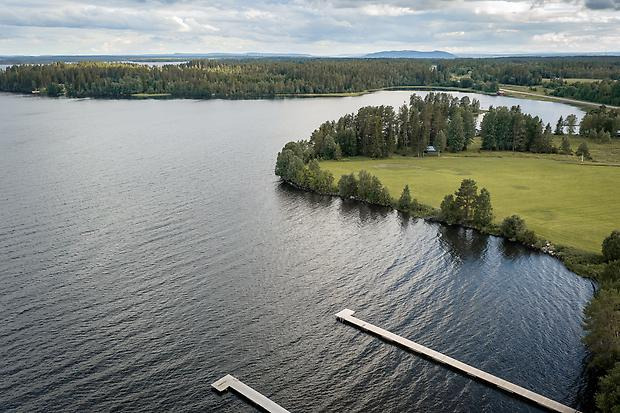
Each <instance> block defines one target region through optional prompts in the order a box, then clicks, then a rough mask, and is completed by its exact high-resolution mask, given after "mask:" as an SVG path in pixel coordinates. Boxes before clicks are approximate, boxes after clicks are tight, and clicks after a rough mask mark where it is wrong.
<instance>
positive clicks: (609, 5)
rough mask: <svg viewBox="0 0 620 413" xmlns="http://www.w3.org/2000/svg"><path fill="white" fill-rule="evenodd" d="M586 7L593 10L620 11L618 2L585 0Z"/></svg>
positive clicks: (619, 0)
mask: <svg viewBox="0 0 620 413" xmlns="http://www.w3.org/2000/svg"><path fill="white" fill-rule="evenodd" d="M586 7H587V8H589V9H593V10H605V9H615V10H620V0H586Z"/></svg>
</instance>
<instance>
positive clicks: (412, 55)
mask: <svg viewBox="0 0 620 413" xmlns="http://www.w3.org/2000/svg"><path fill="white" fill-rule="evenodd" d="M362 57H365V58H368V59H455V58H456V56H455V55H453V54H452V53H448V52H442V51H441V50H433V51H432V52H419V51H417V50H385V51H382V52H375V53H369V54H366V55H364V56H362Z"/></svg>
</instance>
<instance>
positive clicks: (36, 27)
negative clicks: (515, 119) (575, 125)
mask: <svg viewBox="0 0 620 413" xmlns="http://www.w3.org/2000/svg"><path fill="white" fill-rule="evenodd" d="M379 50H423V51H430V50H445V51H448V52H452V53H457V54H459V53H460V54H469V53H514V54H516V53H546V52H566V53H582V52H620V0H549V1H546V0H538V1H521V0H501V1H480V0H435V1H431V0H421V1H399V0H391V1H390V0H388V1H381V0H377V1H366V0H290V1H286V0H253V1H250V0H230V1H202V0H85V1H77V0H0V55H43V54H150V53H158V54H159V53H161V54H167V53H212V52H230V53H239V52H272V53H307V54H315V55H330V56H335V55H346V54H361V53H367V52H374V51H379Z"/></svg>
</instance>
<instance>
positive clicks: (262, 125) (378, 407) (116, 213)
mask: <svg viewBox="0 0 620 413" xmlns="http://www.w3.org/2000/svg"><path fill="white" fill-rule="evenodd" d="M408 95H409V94H408V93H403V92H384V93H378V94H373V95H367V96H361V97H355V98H343V99H335V98H331V99H312V100H307V99H306V100H277V101H266V100H264V101H219V100H214V101H207V102H204V101H190V100H184V101H155V100H154V101H99V100H80V101H78V100H71V99H62V100H54V99H35V98H27V97H20V96H10V95H0V107H2V111H0V123H1V124H2V125H3V133H2V134H0V159H1V161H0V194H2V195H1V196H0V257H2V258H0V285H1V286H2V288H0V309H1V311H0V326H2V327H0V349H1V350H2V357H1V358H0V406H2V408H3V409H5V410H19V411H29V412H37V411H41V412H43V411H92V410H96V411H108V410H141V411H217V412H239V411H242V412H251V411H254V409H253V408H252V407H250V406H248V405H247V404H246V403H245V402H244V401H242V400H240V399H239V398H238V397H236V396H235V395H232V394H225V395H223V396H219V395H217V394H215V393H214V392H212V391H211V388H210V384H211V383H212V382H213V381H215V380H216V379H218V378H220V377H222V376H224V375H225V374H228V373H230V374H233V375H235V376H236V377H238V378H239V379H241V380H243V381H244V382H245V383H247V384H250V385H251V386H253V387H255V388H256V389H259V390H260V391H262V392H263V393H264V394H266V395H268V396H270V397H272V398H273V399H274V400H276V401H278V402H279V403H281V404H282V405H283V406H285V407H287V408H288V409H290V411H293V412H311V411H312V412H314V411H351V412H368V411H391V412H403V411H428V412H443V411H476V412H478V411H486V412H497V411H514V412H528V411H535V410H536V409H535V408H533V407H532V406H529V405H527V404H525V403H523V402H522V401H520V400H515V399H513V398H511V397H509V396H508V395H506V394H503V393H500V392H498V391H496V390H494V389H491V388H489V387H486V386H485V385H482V384H480V383H477V382H474V381H472V380H470V379H468V378H466V377H463V376H461V375H459V374H455V373H454V372H452V371H450V370H447V369H445V368H443V367H441V366H438V365H435V364H433V363H431V362H429V361H427V360H424V359H422V358H420V357H417V356H415V355H412V354H409V353H406V352H404V351H402V350H401V349H398V348H395V347H393V346H391V345H388V344H386V343H384V342H382V341H380V340H377V339H376V338H373V337H370V336H368V335H366V334H363V333H360V332H359V331H357V330H355V329H354V328H352V327H350V326H346V325H343V324H340V323H337V322H336V320H335V317H334V314H335V313H336V312H338V311H340V310H341V309H343V308H345V307H348V308H352V309H354V310H356V312H357V315H358V316H359V317H360V318H363V319H365V320H368V321H369V322H372V323H374V324H377V325H380V326H382V327H384V328H387V329H389V330H391V331H393V332H395V333H397V334H400V335H403V336H405V337H408V338H411V339H412V340H415V341H417V342H419V343H421V344H423V345H426V346H429V347H431V348H433V349H436V350H438V351H441V352H443V353H445V354H448V355H450V356H452V357H455V358H457V359H459V360H462V361H464V362H466V363H469V364H471V365H473V366H476V367H478V368H481V369H483V370H486V371H488V372H490V373H492V374H495V375H497V376H499V377H502V378H505V379H507V380H510V381H513V382H515V383H517V384H520V385H522V386H525V387H527V388H531V389H533V390H535V391H538V392H540V393H542V394H544V395H546V396H548V397H551V398H553V399H556V400H558V401H560V402H562V403H565V404H569V405H576V401H577V399H576V397H577V394H578V393H579V391H580V389H582V387H583V375H582V371H583V360H584V357H585V355H586V353H585V349H584V347H583V345H582V344H581V342H580V337H581V335H582V334H583V331H582V327H581V314H582V309H583V306H584V305H585V303H586V302H587V300H588V299H589V298H590V296H591V294H592V287H591V284H590V282H588V281H587V280H584V279H581V278H579V277H577V276H575V275H574V274H573V273H571V272H569V271H567V270H566V269H565V268H564V267H563V266H562V265H561V264H560V263H559V262H558V261H557V260H555V259H553V258H551V257H548V256H545V255H542V254H537V253H533V252H531V251H528V250H526V249H524V248H522V247H520V246H518V245H515V244H510V243H505V242H504V241H503V240H501V239H498V238H495V237H487V236H483V235H481V234H478V233H476V232H475V231H471V230H464V229H459V228H450V227H444V226H441V225H438V224H430V223H426V222H424V221H423V220H416V219H407V218H403V217H402V216H401V215H400V214H399V213H397V212H394V211H390V210H389V209H385V208H375V207H371V206H368V205H364V204H359V203H355V202H347V201H344V202H343V201H342V200H340V199H337V198H330V197H322V196H317V195H313V194H307V193H303V192H300V191H297V190H293V189H291V188H288V187H286V186H282V185H281V184H280V183H279V182H278V180H277V179H276V178H275V177H274V175H273V165H274V161H275V156H276V153H277V151H278V150H279V149H280V148H281V147H282V145H283V144H284V142H286V141H287V140H290V139H293V138H299V137H307V136H308V135H309V133H310V132H311V131H312V129H314V128H315V127H316V126H317V125H318V124H319V123H321V122H322V121H324V120H325V119H331V118H337V117H338V116H341V115H342V114H344V113H348V112H352V111H354V110H356V109H357V108H359V107H361V106H364V105H369V104H393V105H398V104H399V103H400V102H401V101H402V100H404V99H406V97H407V96H408ZM524 106H525V104H524ZM560 108H561V110H562V111H563V110H568V109H567V108H568V107H566V106H560Z"/></svg>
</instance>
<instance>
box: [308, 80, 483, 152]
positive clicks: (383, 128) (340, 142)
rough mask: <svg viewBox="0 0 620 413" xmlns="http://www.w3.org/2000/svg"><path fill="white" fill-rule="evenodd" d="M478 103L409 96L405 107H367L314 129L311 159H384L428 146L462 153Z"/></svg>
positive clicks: (471, 133)
mask: <svg viewBox="0 0 620 413" xmlns="http://www.w3.org/2000/svg"><path fill="white" fill-rule="evenodd" d="M479 111H480V102H478V100H476V99H473V100H471V99H470V98H469V97H463V98H461V99H458V98H455V97H452V96H451V95H449V94H447V93H432V92H431V93H429V94H428V95H426V97H424V99H422V98H421V97H419V96H417V95H412V96H411V99H410V102H409V104H408V105H403V106H401V107H400V108H399V109H398V111H395V110H394V108H393V107H391V106H367V107H363V108H361V109H359V110H358V112H357V113H356V114H348V115H345V116H343V117H341V118H340V119H338V120H337V121H329V122H325V123H323V124H322V125H320V126H319V127H318V128H317V129H316V130H315V131H314V132H313V133H312V135H311V137H310V143H311V145H312V147H313V149H314V155H315V156H316V157H319V158H322V159H339V158H340V157H342V156H369V157H372V158H384V157H387V156H389V155H391V154H393V153H402V154H416V155H421V154H422V152H423V151H424V149H425V148H426V147H427V146H428V145H435V147H436V148H437V149H439V150H442V151H443V150H446V149H448V150H450V151H453V152H458V151H461V150H464V149H467V146H468V145H469V144H470V143H471V141H472V139H473V138H474V136H475V134H476V121H475V119H476V116H477V115H478V113H479Z"/></svg>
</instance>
